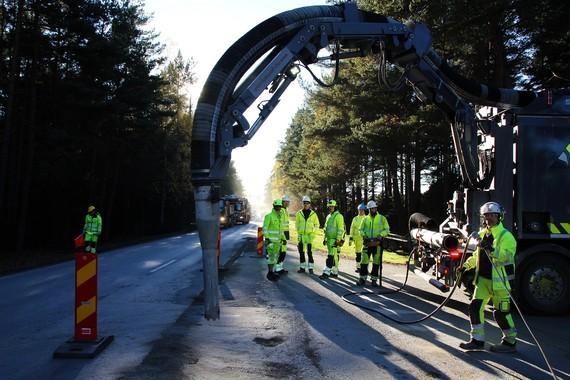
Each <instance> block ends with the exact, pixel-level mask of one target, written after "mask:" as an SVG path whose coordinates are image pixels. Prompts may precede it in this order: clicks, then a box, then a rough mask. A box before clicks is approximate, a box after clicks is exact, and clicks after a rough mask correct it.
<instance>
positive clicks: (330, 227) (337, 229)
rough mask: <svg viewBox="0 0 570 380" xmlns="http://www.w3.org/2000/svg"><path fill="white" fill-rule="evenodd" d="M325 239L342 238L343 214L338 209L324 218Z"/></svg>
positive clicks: (343, 232) (343, 233)
mask: <svg viewBox="0 0 570 380" xmlns="http://www.w3.org/2000/svg"><path fill="white" fill-rule="evenodd" d="M324 230H325V239H335V240H344V235H345V233H346V231H345V227H344V216H342V214H341V213H340V212H338V211H335V212H333V213H332V214H328V215H327V219H326V220H325V228H324Z"/></svg>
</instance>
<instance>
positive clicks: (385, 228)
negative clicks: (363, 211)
mask: <svg viewBox="0 0 570 380" xmlns="http://www.w3.org/2000/svg"><path fill="white" fill-rule="evenodd" d="M389 233H390V225H389V224H388V219H386V217H385V216H384V215H381V214H380V213H377V214H376V215H374V218H372V215H367V216H366V218H364V220H363V221H362V224H361V225H360V234H361V235H362V237H363V238H366V239H374V238H381V237H386V236H388V234H389Z"/></svg>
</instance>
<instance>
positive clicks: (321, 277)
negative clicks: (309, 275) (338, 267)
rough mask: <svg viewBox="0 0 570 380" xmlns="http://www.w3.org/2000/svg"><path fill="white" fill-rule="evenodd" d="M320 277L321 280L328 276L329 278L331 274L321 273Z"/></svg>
mask: <svg viewBox="0 0 570 380" xmlns="http://www.w3.org/2000/svg"><path fill="white" fill-rule="evenodd" d="M319 278H320V279H321V280H326V279H327V278H329V275H328V274H326V273H323V274H321V275H320V276H319Z"/></svg>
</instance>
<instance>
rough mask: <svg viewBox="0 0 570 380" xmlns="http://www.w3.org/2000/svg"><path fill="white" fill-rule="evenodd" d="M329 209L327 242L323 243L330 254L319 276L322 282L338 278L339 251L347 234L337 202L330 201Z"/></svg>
mask: <svg viewBox="0 0 570 380" xmlns="http://www.w3.org/2000/svg"><path fill="white" fill-rule="evenodd" d="M327 207H328V209H329V214H328V215H327V219H326V220H325V227H324V230H325V231H324V232H325V240H324V241H323V245H324V246H326V247H327V252H328V254H327V260H326V266H325V268H324V269H323V274H321V275H320V276H319V278H320V279H321V280H325V279H327V278H329V277H337V276H338V261H339V250H340V247H342V245H343V244H344V237H345V233H346V231H345V227H344V217H343V216H342V214H341V213H340V212H339V211H338V210H337V204H336V201H335V200H334V199H331V200H330V201H328V203H327Z"/></svg>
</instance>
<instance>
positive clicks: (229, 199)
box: [220, 194, 251, 228]
mask: <svg viewBox="0 0 570 380" xmlns="http://www.w3.org/2000/svg"><path fill="white" fill-rule="evenodd" d="M250 220H251V208H250V206H249V201H248V200H247V198H245V197H240V196H237V195H235V194H232V195H226V196H224V197H223V198H222V199H221V200H220V226H221V227H222V228H224V227H231V226H233V225H236V224H248V223H249V221H250Z"/></svg>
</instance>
